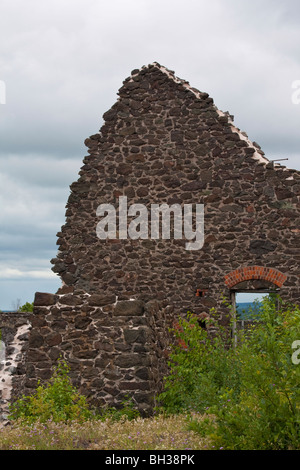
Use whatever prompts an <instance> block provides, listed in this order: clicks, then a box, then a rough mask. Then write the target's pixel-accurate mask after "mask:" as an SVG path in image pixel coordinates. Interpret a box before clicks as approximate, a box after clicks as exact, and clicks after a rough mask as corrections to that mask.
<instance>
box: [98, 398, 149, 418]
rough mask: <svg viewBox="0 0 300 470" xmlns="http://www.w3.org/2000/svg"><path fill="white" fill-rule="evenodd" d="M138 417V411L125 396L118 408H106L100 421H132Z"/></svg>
mask: <svg viewBox="0 0 300 470" xmlns="http://www.w3.org/2000/svg"><path fill="white" fill-rule="evenodd" d="M139 416H140V413H139V411H138V410H137V409H136V408H135V404H134V403H133V401H132V399H131V398H130V397H129V396H127V395H126V396H125V398H124V400H123V401H122V402H121V407H120V408H115V407H108V408H106V409H104V410H103V412H102V414H101V419H102V420H105V419H110V420H112V421H120V420H123V419H126V420H129V421H132V420H134V419H136V418H138V417H139Z"/></svg>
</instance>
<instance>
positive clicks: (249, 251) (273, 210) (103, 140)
mask: <svg viewBox="0 0 300 470" xmlns="http://www.w3.org/2000/svg"><path fill="white" fill-rule="evenodd" d="M118 94H119V99H118V101H117V102H116V103H115V104H114V105H113V106H112V108H111V109H110V110H109V111H107V112H106V113H105V114H104V116H103V117H104V120H105V122H104V125H103V126H102V127H101V129H100V131H99V133H96V134H94V135H92V136H90V138H88V139H87V140H86V142H85V143H86V145H87V147H88V156H86V157H85V158H84V160H83V163H84V164H83V166H82V168H81V170H80V172H79V179H78V180H77V181H76V182H74V183H73V184H72V185H71V193H70V196H69V199H68V202H67V210H66V223H65V224H64V226H63V227H62V229H61V231H60V232H59V233H58V241H57V243H58V245H59V251H58V254H57V257H56V258H55V259H53V260H52V263H53V270H54V272H56V273H58V274H59V275H60V276H61V278H62V280H63V282H64V283H65V284H66V285H67V286H69V287H71V288H72V289H73V292H74V293H75V294H76V292H77V290H79V291H80V290H83V291H84V292H87V293H90V294H92V293H97V292H105V293H107V294H117V295H118V298H119V299H128V298H132V297H134V298H139V299H142V300H144V301H147V300H150V299H153V298H156V299H159V300H162V299H165V298H167V299H168V300H169V301H170V302H172V303H174V304H176V306H177V309H179V310H180V313H181V314H185V313H186V312H187V310H193V311H195V312H196V313H201V312H202V311H209V309H210V308H211V307H215V308H217V309H218V311H219V312H220V318H221V321H224V322H226V321H227V320H226V318H227V317H226V315H227V312H225V311H222V308H221V303H220V298H221V296H222V295H225V296H228V295H229V289H228V287H227V285H226V282H225V276H226V275H228V274H229V273H230V272H232V271H233V270H235V269H239V268H243V267H245V266H247V267H251V266H256V265H258V266H262V267H266V268H273V269H276V270H278V271H280V272H281V273H283V275H286V276H287V279H286V281H285V283H284V285H283V288H282V294H283V295H286V296H288V297H289V298H290V299H292V300H293V301H299V299H300V290H299V276H300V268H299V261H300V250H299V248H300V241H299V233H300V232H299V230H300V229H299V226H300V224H299V222H300V217H299V215H300V202H299V199H300V172H299V171H296V170H292V169H287V168H285V167H284V166H281V165H278V164H274V163H273V162H270V161H269V160H268V159H267V158H266V157H265V155H264V152H263V151H262V150H261V148H260V146H259V145H258V144H256V143H253V142H251V141H250V140H249V139H248V137H247V136H246V134H245V133H244V132H241V131H240V129H238V128H237V127H236V126H235V125H234V124H233V121H232V116H230V115H229V114H228V113H224V112H222V111H220V110H218V109H217V107H216V106H215V104H214V102H213V99H212V98H211V97H209V95H208V94H207V93H203V92H200V91H198V90H196V89H195V88H192V87H191V86H190V85H189V84H188V83H187V82H186V81H184V80H180V79H178V78H177V77H176V76H175V75H174V73H173V72H171V71H169V70H167V69H165V68H164V67H162V66H160V65H159V64H156V63H155V64H152V65H150V66H148V67H143V68H141V69H140V70H134V71H133V72H132V74H131V76H130V77H129V78H128V79H126V80H125V81H124V83H123V86H122V88H121V89H120V90H119V93H118ZM258 118H259V116H258ZM120 196H127V200H128V205H131V204H133V203H142V204H144V205H146V207H147V208H149V211H150V206H151V204H152V203H157V204H162V203H166V204H168V205H171V204H173V203H178V204H180V205H181V206H183V205H184V204H196V203H198V204H201V203H202V204H204V210H205V230H204V232H205V243H204V246H203V248H202V249H200V250H197V251H187V250H186V249H185V241H186V240H184V239H182V240H175V239H170V240H162V239H159V240H153V239H151V238H150V237H149V238H148V239H137V240H132V239H125V240H123V239H120V238H119V237H118V236H117V237H116V239H115V240H100V239H99V238H97V235H96V226H97V223H98V222H99V221H100V218H99V217H97V216H96V210H97V207H98V206H99V204H101V203H110V204H112V205H114V206H115V207H116V208H117V207H118V203H119V197H120ZM149 225H150V224H149ZM149 232H150V227H149ZM197 290H201V291H205V295H204V296H197V295H196V293H197ZM222 319H223V320H222Z"/></svg>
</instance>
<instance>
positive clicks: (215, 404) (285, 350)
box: [162, 297, 300, 450]
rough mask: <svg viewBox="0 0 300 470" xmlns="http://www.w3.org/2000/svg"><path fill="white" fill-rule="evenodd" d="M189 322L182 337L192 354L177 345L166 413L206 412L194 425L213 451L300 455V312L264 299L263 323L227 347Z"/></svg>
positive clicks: (173, 356)
mask: <svg viewBox="0 0 300 470" xmlns="http://www.w3.org/2000/svg"><path fill="white" fill-rule="evenodd" d="M189 323H190V325H194V324H195V322H194V320H193V318H191V319H190V320H189V322H187V323H186V324H185V327H184V328H183V329H182V331H181V332H180V333H181V340H183V341H184V342H185V343H186V344H187V345H188V348H187V349H186V350H184V349H183V348H182V347H181V349H180V348H179V347H176V348H175V351H174V352H173V354H172V356H171V373H170V376H169V377H168V378H167V380H166V388H165V391H164V393H163V395H162V398H163V399H164V406H165V407H166V409H169V410H171V411H174V410H176V408H177V409H183V408H185V409H187V408H190V407H192V409H193V410H195V411H201V412H203V411H204V409H205V412H206V413H207V415H208V416H209V418H207V419H204V420H202V421H201V422H195V421H192V422H191V423H190V426H191V429H193V430H194V431H195V430H196V431H197V432H198V433H200V434H201V435H202V436H206V437H209V439H210V442H211V443H212V446H214V447H215V448H220V447H222V448H224V449H234V450H259V449H262V450H264V449H274V450H277V449H278V450H281V449H283V450H284V449H299V448H300V388H299V382H300V365H296V364H295V363H293V361H292V354H293V349H292V344H293V342H294V341H296V340H299V339H300V309H299V307H297V306H288V305H284V304H283V302H282V301H281V300H280V299H279V298H276V299H274V298H272V297H270V298H266V299H265V300H264V301H263V307H262V312H261V315H260V321H259V322H255V324H254V326H253V327H252V329H251V330H250V332H249V331H248V332H247V335H246V334H241V335H240V337H239V338H238V342H237V345H236V347H235V348H232V347H230V348H228V349H226V340H225V341H224V336H222V335H220V337H219V340H217V341H216V340H212V341H209V339H208V337H207V334H205V332H203V331H201V330H199V329H198V328H197V327H196V328H195V327H194V326H193V327H192V328H191V327H190V326H188V325H189ZM197 343H198V344H197ZM201 345H203V346H201ZM199 355H200V357H199ZM185 369H186V370H185ZM205 405H207V406H206V407H205Z"/></svg>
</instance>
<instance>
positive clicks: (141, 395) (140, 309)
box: [23, 293, 173, 415]
mask: <svg viewBox="0 0 300 470" xmlns="http://www.w3.org/2000/svg"><path fill="white" fill-rule="evenodd" d="M172 318H173V317H172V308H171V307H169V306H168V305H167V304H166V302H158V301H155V300H154V301H149V302H146V303H145V302H143V301H141V300H122V301H118V299H117V298H116V297H115V296H114V295H100V294H99V295H98V294H93V295H88V294H85V293H81V294H77V295H75V294H63V295H58V294H43V293H37V294H36V297H35V302H34V311H33V314H32V315H31V318H30V321H31V324H32V331H31V334H30V337H29V341H28V352H27V357H26V370H25V377H24V389H23V392H24V393H25V394H29V393H32V391H33V390H34V389H35V388H36V386H37V384H38V381H41V382H42V383H43V382H44V381H46V380H47V379H49V378H50V376H51V374H52V370H53V366H54V365H55V364H56V363H57V360H58V358H59V357H60V356H61V357H62V358H63V359H65V360H66V362H67V363H68V365H69V366H70V368H71V370H70V377H71V379H72V382H73V384H74V385H75V386H76V387H77V388H78V389H79V391H80V392H81V393H83V394H85V395H86V396H87V397H88V400H89V402H90V403H91V404H92V405H95V406H96V407H101V406H103V405H109V406H117V407H118V406H120V404H121V403H122V401H123V400H124V399H125V398H126V396H128V397H130V398H131V399H132V400H133V401H134V403H135V404H136V405H137V407H138V409H139V410H140V412H141V413H143V414H144V415H147V414H149V413H151V411H152V409H153V406H154V405H155V395H156V394H157V393H159V392H160V391H161V390H162V384H163V377H164V375H165V374H166V372H167V356H168V347H169V345H170V342H171V341H172V338H171V336H170V332H169V327H170V326H171V322H172Z"/></svg>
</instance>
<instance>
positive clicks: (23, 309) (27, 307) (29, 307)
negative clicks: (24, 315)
mask: <svg viewBox="0 0 300 470" xmlns="http://www.w3.org/2000/svg"><path fill="white" fill-rule="evenodd" d="M18 311H19V312H33V302H32V303H29V302H26V303H25V304H24V305H22V306H21V307H20V308H19V309H18Z"/></svg>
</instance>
